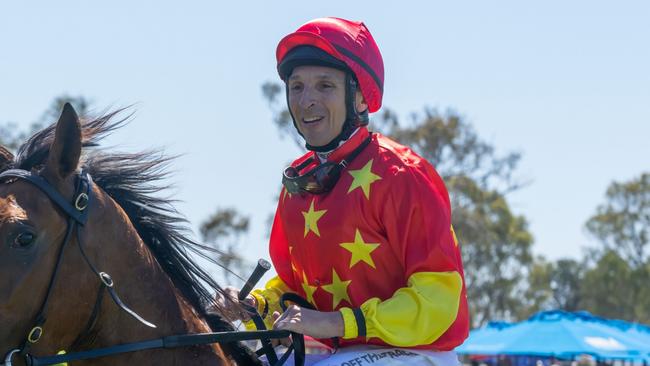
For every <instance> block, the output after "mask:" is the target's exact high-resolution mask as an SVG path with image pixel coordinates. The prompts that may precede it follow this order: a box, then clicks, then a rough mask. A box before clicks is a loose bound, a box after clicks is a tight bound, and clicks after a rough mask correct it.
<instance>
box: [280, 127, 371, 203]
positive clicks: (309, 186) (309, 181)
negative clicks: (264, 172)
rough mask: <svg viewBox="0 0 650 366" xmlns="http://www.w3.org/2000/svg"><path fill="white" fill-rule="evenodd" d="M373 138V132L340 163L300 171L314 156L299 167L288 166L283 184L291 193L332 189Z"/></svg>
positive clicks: (283, 176) (328, 163) (315, 192)
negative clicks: (302, 172)
mask: <svg viewBox="0 0 650 366" xmlns="http://www.w3.org/2000/svg"><path fill="white" fill-rule="evenodd" d="M371 140H372V134H370V135H369V136H368V138H366V139H365V140H364V141H363V142H362V143H361V144H360V145H359V146H357V148H356V149H354V150H353V151H352V152H351V153H350V154H349V155H348V156H346V157H345V158H344V159H343V160H341V161H340V162H339V163H333V162H326V163H323V164H320V165H318V166H317V167H315V168H313V169H311V170H309V171H308V172H306V173H305V174H302V175H301V174H300V171H301V170H302V169H304V168H305V167H306V166H308V165H309V164H311V163H312V162H313V161H314V158H309V159H307V160H306V161H305V162H304V163H302V164H300V165H298V166H297V167H292V166H289V167H287V168H286V169H284V173H283V174H282V185H283V186H284V188H285V189H286V190H287V192H289V193H291V194H295V193H311V194H323V193H327V192H329V191H331V190H332V189H333V188H334V186H335V185H336V182H338V180H339V178H340V177H341V171H343V169H344V168H346V167H347V166H348V165H349V164H350V163H351V162H352V160H354V158H356V157H357V156H358V155H359V154H360V153H361V151H362V150H363V149H364V148H365V147H366V146H368V144H369V143H370V141H371Z"/></svg>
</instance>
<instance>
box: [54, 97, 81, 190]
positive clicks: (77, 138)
mask: <svg viewBox="0 0 650 366" xmlns="http://www.w3.org/2000/svg"><path fill="white" fill-rule="evenodd" d="M80 157H81V124H80V122H79V117H78V116H77V112H75V110H74V108H72V105H70V103H66V104H65V105H64V106H63V112H61V117H59V121H58V122H57V123H56V132H55V133H54V143H52V146H51V147H50V153H49V156H48V158H47V162H46V163H45V174H46V175H47V176H48V178H50V179H55V180H63V179H65V178H67V177H69V176H70V175H71V174H72V173H74V172H75V171H76V170H77V165H79V158H80Z"/></svg>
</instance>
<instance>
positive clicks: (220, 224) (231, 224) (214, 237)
mask: <svg viewBox="0 0 650 366" xmlns="http://www.w3.org/2000/svg"><path fill="white" fill-rule="evenodd" d="M249 221H250V220H249V218H248V217H246V216H243V215H241V214H240V213H239V212H237V210H236V209H234V208H225V209H217V211H216V212H215V213H214V214H212V215H211V216H210V217H209V218H207V219H206V220H205V221H204V222H203V223H201V226H200V229H199V230H200V232H201V237H202V239H203V241H204V242H206V243H208V244H210V245H212V246H213V247H214V248H215V249H217V250H218V253H219V258H218V262H219V263H220V264H221V268H222V269H223V276H224V280H225V281H226V282H225V283H229V284H233V285H234V284H235V283H236V282H238V281H241V283H240V284H243V282H244V281H245V280H244V279H242V277H240V276H239V275H238V274H237V273H235V272H233V270H234V271H236V272H238V273H249V272H252V270H253V266H252V265H250V264H249V263H247V262H246V260H245V259H244V258H243V256H242V255H241V253H240V252H239V251H238V248H239V247H240V246H241V245H240V239H241V237H242V235H244V234H246V233H247V232H248V225H249ZM233 281H234V282H233Z"/></svg>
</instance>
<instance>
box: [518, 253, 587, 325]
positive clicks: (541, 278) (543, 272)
mask: <svg viewBox="0 0 650 366" xmlns="http://www.w3.org/2000/svg"><path fill="white" fill-rule="evenodd" d="M584 271H585V264H584V263H581V262H578V261H576V260H573V259H559V260H557V261H555V262H548V261H546V259H544V258H543V257H539V258H536V259H535V262H534V263H533V264H532V266H531V269H530V271H529V272H528V287H527V289H526V291H525V296H524V299H525V301H526V303H527V304H526V308H525V313H523V314H521V316H520V317H519V318H520V319H522V318H527V317H529V316H530V315H532V314H533V313H535V312H538V311H542V310H551V309H562V310H565V311H577V310H582V301H581V289H582V279H583V278H584Z"/></svg>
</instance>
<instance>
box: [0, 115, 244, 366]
mask: <svg viewBox="0 0 650 366" xmlns="http://www.w3.org/2000/svg"><path fill="white" fill-rule="evenodd" d="M113 116H114V114H111V115H108V116H106V117H104V118H100V119H97V120H93V121H90V122H87V123H83V124H82V123H81V122H80V119H79V118H78V116H77V114H76V112H75V111H74V109H73V108H72V106H71V105H69V104H66V105H65V106H64V108H63V111H62V114H61V117H60V118H59V120H58V122H57V123H56V125H55V126H52V127H49V128H47V129H45V130H43V131H41V132H39V133H37V134H36V135H35V136H33V137H32V138H31V139H30V140H29V141H27V142H26V143H25V144H24V145H23V146H22V147H21V148H20V149H19V151H18V153H17V155H16V156H14V155H13V154H12V153H11V152H9V151H8V150H7V149H6V148H4V147H2V148H0V352H7V351H9V350H13V349H17V350H21V352H22V353H26V352H27V351H29V352H30V353H34V354H53V353H56V352H57V351H60V350H66V351H76V350H84V349H88V348H93V347H106V346H112V345H116V344H121V343H128V342H135V341H141V340H145V339H151V338H156V337H161V336H165V335H170V334H182V333H187V332H194V333H198V332H208V331H210V330H211V329H210V326H209V325H208V324H207V322H206V320H205V319H206V313H205V310H204V308H205V305H207V302H209V301H210V299H212V298H213V297H212V294H211V292H210V291H209V289H208V288H206V287H205V285H203V284H202V283H201V282H202V281H203V282H205V281H208V283H210V284H213V285H214V286H212V289H213V290H218V286H216V284H214V282H213V281H212V280H211V279H210V278H209V276H207V274H206V273H205V272H204V271H203V270H201V269H200V267H198V266H197V265H196V264H195V263H194V261H193V259H192V257H190V256H188V255H187V251H186V250H187V249H192V250H194V249H196V247H200V246H197V245H196V243H193V242H192V241H191V240H190V239H187V238H186V237H185V236H183V235H182V233H181V231H182V230H181V231H179V228H178V225H179V223H182V219H181V218H178V217H177V216H174V215H175V214H176V212H175V210H174V209H173V207H171V206H169V205H168V203H167V202H165V201H163V200H162V199H161V198H156V197H155V196H152V195H151V193H152V192H155V191H157V189H154V188H152V186H151V185H147V183H151V182H152V181H155V180H158V179H160V178H161V177H162V176H161V174H160V166H161V165H164V164H165V163H166V162H167V161H168V159H165V158H159V157H158V158H156V157H152V156H151V155H150V154H131V155H124V154H123V155H102V154H97V155H94V156H88V157H85V158H82V156H85V152H84V153H83V154H82V151H83V150H84V148H85V147H86V146H92V145H94V144H95V143H96V140H98V139H99V138H100V135H101V134H102V133H106V132H109V131H111V130H113V129H115V128H117V127H118V126H119V124H120V123H121V122H118V123H111V122H110V120H111V118H112V117H113ZM93 178H95V181H93ZM139 180H144V181H145V182H139ZM141 183H144V184H141ZM44 186H47V187H49V188H44ZM57 197H58V198H57ZM106 293H109V294H110V296H108V295H105V294H106ZM118 294H119V295H118ZM145 319H146V320H145ZM212 320H213V322H216V323H217V327H222V329H217V330H227V329H232V328H230V325H229V324H228V323H227V322H226V321H221V320H214V319H212ZM149 322H151V323H153V324H156V325H157V327H155V326H152V324H150V323H149ZM148 323H149V324H148ZM147 324H148V325H149V326H147ZM212 325H213V328H214V324H212ZM226 349H227V350H228V351H232V350H233V349H235V351H236V352H239V353H238V356H236V357H242V356H241V355H242V354H245V353H246V352H244V351H241V349H239V351H237V349H238V347H237V346H233V345H230V346H227V347H226ZM169 352H170V351H164V352H152V351H147V352H140V353H138V354H133V355H126V356H116V357H113V358H112V359H111V360H110V361H111V364H143V363H146V364H150V363H151V364H153V363H155V364H172V363H174V362H180V363H189V362H192V363H199V364H203V363H211V364H212V363H215V362H216V363H217V364H221V363H222V362H223V361H225V360H226V359H227V358H226V357H225V356H224V353H223V352H222V350H221V348H220V347H219V346H195V347H192V348H189V349H184V350H183V349H181V350H178V351H177V352H174V353H169ZM87 364H94V363H92V362H88V363H87Z"/></svg>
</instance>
